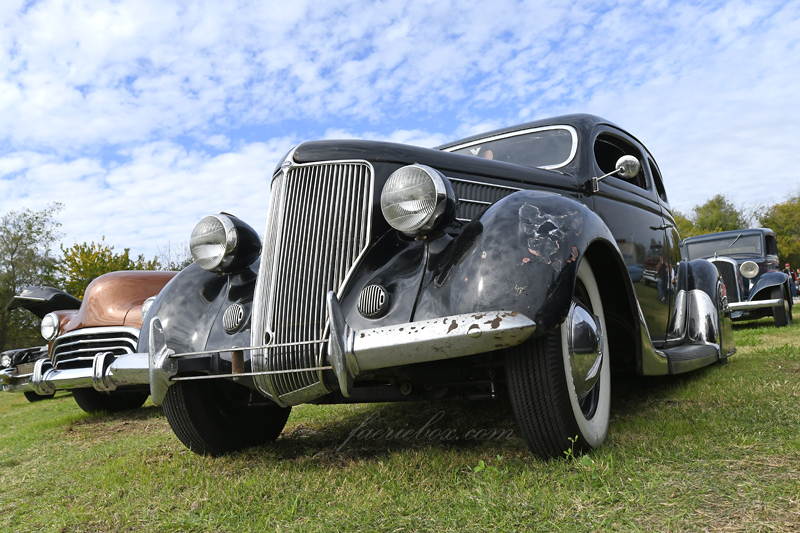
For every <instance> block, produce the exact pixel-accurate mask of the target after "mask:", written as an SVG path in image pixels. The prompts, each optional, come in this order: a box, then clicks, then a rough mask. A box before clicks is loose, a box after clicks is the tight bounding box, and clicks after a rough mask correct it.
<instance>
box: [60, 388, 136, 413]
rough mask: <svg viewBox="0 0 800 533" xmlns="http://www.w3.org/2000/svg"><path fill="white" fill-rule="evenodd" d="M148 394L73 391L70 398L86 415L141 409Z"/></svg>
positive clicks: (87, 390) (89, 390) (92, 390)
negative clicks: (73, 399)
mask: <svg viewBox="0 0 800 533" xmlns="http://www.w3.org/2000/svg"><path fill="white" fill-rule="evenodd" d="M149 395H150V394H149V393H147V392H139V391H136V392H126V391H114V392H99V391H96V390H95V389H74V390H73V391H72V397H73V398H75V403H77V404H78V407H80V408H81V409H83V410H84V411H86V412H87V413H99V412H102V411H107V412H109V413H116V412H119V411H128V410H130V409H136V408H137V407H141V406H142V405H143V404H144V402H145V401H146V400H147V397H148V396H149Z"/></svg>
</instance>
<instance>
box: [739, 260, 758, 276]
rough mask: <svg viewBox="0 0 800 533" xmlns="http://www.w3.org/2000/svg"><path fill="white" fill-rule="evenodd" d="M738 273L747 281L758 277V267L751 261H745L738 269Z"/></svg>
mask: <svg viewBox="0 0 800 533" xmlns="http://www.w3.org/2000/svg"><path fill="white" fill-rule="evenodd" d="M739 272H741V273H742V276H744V277H746V278H747V279H753V278H754V277H756V276H758V265H757V264H755V263H754V262H752V261H745V262H744V263H742V266H740V267H739Z"/></svg>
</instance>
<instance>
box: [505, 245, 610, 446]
mask: <svg viewBox="0 0 800 533" xmlns="http://www.w3.org/2000/svg"><path fill="white" fill-rule="evenodd" d="M577 278H578V279H577V281H576V283H575V290H574V293H573V296H572V305H571V309H570V313H569V315H568V317H567V319H566V320H565V321H564V323H562V324H561V326H560V327H559V328H558V329H556V330H555V331H553V332H551V333H549V334H547V335H544V336H541V337H536V338H533V339H528V341H527V342H525V343H523V344H521V345H519V346H515V347H514V348H511V349H509V350H508V351H507V352H506V356H505V366H506V381H507V383H508V392H509V397H510V400H511V405H512V407H513V409H514V415H515V417H516V419H517V424H518V425H519V429H520V432H521V433H522V436H523V438H524V439H525V441H526V442H527V444H528V447H529V448H530V450H531V451H532V452H533V453H534V454H536V455H539V456H540V457H543V458H548V457H564V456H565V454H564V452H565V451H566V450H567V449H569V448H572V450H573V452H581V451H588V450H589V449H591V448H596V447H598V446H600V445H601V444H602V443H603V441H605V438H606V434H607V433H608V424H609V416H610V406H611V368H610V362H609V361H610V360H609V351H608V339H607V336H606V335H605V331H607V330H606V326H605V315H604V314H603V304H602V301H601V299H600V291H599V290H598V288H597V281H596V280H595V277H594V274H593V273H592V268H591V265H590V264H589V262H588V260H587V259H586V258H584V259H583V260H582V261H581V263H580V265H579V267H578V276H577Z"/></svg>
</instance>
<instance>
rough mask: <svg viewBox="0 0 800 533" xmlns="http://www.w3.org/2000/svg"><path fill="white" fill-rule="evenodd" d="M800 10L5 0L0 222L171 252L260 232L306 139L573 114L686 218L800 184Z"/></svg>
mask: <svg viewBox="0 0 800 533" xmlns="http://www.w3.org/2000/svg"><path fill="white" fill-rule="evenodd" d="M798 95H800V1H792V2H769V1H759V2H708V1H703V2H668V1H658V0H655V1H647V0H645V1H631V2H627V1H623V2H602V1H593V2H573V3H570V2H556V3H554V2H544V1H541V2H540V1H529V2H514V1H507V0H495V1H494V2H491V3H487V2H485V1H470V0H459V1H458V2H454V1H447V0H436V1H430V2H427V1H426V2H421V1H412V0H406V1H393V0H385V1H360V0H352V1H341V2H319V1H317V2H310V1H306V0H293V1H292V2H271V1H267V2H263V1H254V2H235V1H230V2H197V3H186V2H170V1H168V0H157V1H154V0H153V1H151V0H136V1H129V0H120V1H114V2H101V1H82V2H72V1H67V0H63V1H40V2H31V1H15V0H4V1H3V2H2V3H0V213H5V212H7V211H10V210H14V209H19V208H22V207H28V208H30V209H34V210H38V209H42V208H43V207H44V206H46V205H47V204H48V203H51V202H53V201H59V202H62V203H63V204H64V206H65V208H64V210H63V212H62V213H61V214H60V215H59V217H58V218H59V220H60V221H61V222H62V224H63V228H62V229H63V232H64V233H65V235H66V237H65V238H64V241H63V242H64V244H66V245H71V244H72V243H74V242H84V241H92V240H94V241H98V240H100V238H101V237H103V236H105V237H106V242H108V243H110V244H113V245H115V246H116V248H117V249H118V250H121V249H122V248H123V247H130V248H131V249H132V250H131V251H132V252H133V253H134V254H138V253H144V254H146V255H148V256H152V255H154V254H155V253H156V252H157V251H158V250H159V249H163V248H165V247H166V246H167V244H168V243H172V245H173V246H174V245H176V244H179V243H182V242H185V241H187V240H188V235H189V233H190V232H191V229H192V227H193V226H194V224H195V223H196V222H197V221H198V220H199V219H200V218H202V216H204V215H205V214H209V213H214V212H219V211H227V212H232V213H234V214H237V215H238V216H240V217H241V218H243V219H244V220H246V221H248V222H249V223H250V224H251V225H253V226H254V227H255V228H256V229H257V230H259V231H263V227H262V226H263V225H264V223H265V220H266V205H267V201H268V179H269V174H270V172H271V170H272V169H273V168H274V165H275V163H276V162H277V160H278V158H279V157H280V156H281V155H283V153H285V152H286V150H288V149H289V148H290V147H291V146H292V145H293V144H296V143H297V142H300V141H303V140H309V139H315V138H342V137H361V138H369V139H382V140H391V141H397V142H406V143H411V144H417V145H421V146H434V145H436V144H439V143H443V142H445V141H448V140H453V139H456V138H459V137H463V136H466V135H471V134H474V133H479V132H481V131H483V130H488V129H493V128H497V127H502V126H507V125H513V124H517V123H521V122H525V121H529V120H534V119H538V118H544V117H547V116H552V115H559V114H564V113H573V112H588V113H594V114H597V115H600V116H603V117H605V118H607V119H609V120H611V121H613V122H615V123H617V124H619V125H621V126H623V127H624V128H626V129H628V130H629V131H631V132H632V133H633V134H634V135H636V136H637V137H638V138H639V139H640V140H642V142H644V144H645V145H647V146H648V148H649V149H650V150H651V152H652V153H653V154H654V156H655V157H656V160H657V161H658V162H659V165H660V167H661V170H662V172H663V174H664V180H665V182H666V186H667V192H668V194H669V196H670V199H671V202H672V205H673V207H674V208H677V209H679V210H682V211H688V210H690V209H691V207H692V206H693V205H695V204H698V203H702V202H703V201H705V200H706V199H707V198H709V197H710V196H713V195H714V194H716V193H718V192H724V193H725V194H727V195H728V197H729V198H730V199H731V200H733V201H734V202H736V203H738V204H740V205H747V206H754V205H756V204H770V203H774V202H778V201H781V200H783V199H784V197H785V196H786V195H787V194H788V193H791V192H795V191H796V190H797V189H798V185H800V172H799V171H798V170H797V163H796V154H797V153H798V148H797V147H798V138H799V137H800V136H798V133H797V126H796V125H797V124H800V102H799V101H798V100H800V97H799V96H798Z"/></svg>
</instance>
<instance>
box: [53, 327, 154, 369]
mask: <svg viewBox="0 0 800 533" xmlns="http://www.w3.org/2000/svg"><path fill="white" fill-rule="evenodd" d="M138 343H139V330H138V329H136V328H126V327H119V328H113V327H103V328H84V329H78V330H75V331H71V332H69V333H65V334H64V335H61V336H60V337H58V338H57V339H56V340H55V341H53V347H52V348H51V349H50V361H52V363H53V366H55V367H56V368H83V367H91V366H92V359H93V358H94V356H95V355H96V354H98V353H100V352H113V353H114V354H115V355H117V356H120V355H125V354H128V353H134V352H135V351H136V346H137V345H138Z"/></svg>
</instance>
